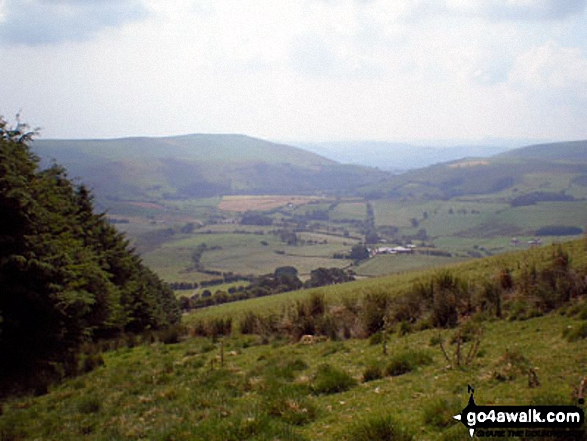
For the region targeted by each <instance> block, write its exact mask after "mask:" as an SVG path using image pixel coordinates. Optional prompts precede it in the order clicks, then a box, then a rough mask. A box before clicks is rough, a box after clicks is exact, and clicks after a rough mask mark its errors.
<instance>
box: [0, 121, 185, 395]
mask: <svg viewBox="0 0 587 441" xmlns="http://www.w3.org/2000/svg"><path fill="white" fill-rule="evenodd" d="M25 130H26V129H25V126H23V125H19V126H17V127H16V128H15V129H12V128H9V127H8V124H7V123H6V121H4V120H2V119H0V286H1V287H2V289H1V292H0V393H2V392H3V391H6V390H7V389H9V388H12V387H13V386H14V384H20V385H23V383H26V381H28V379H30V378H32V377H34V376H37V377H38V376H39V375H43V376H45V377H49V376H54V375H57V374H59V375H67V374H70V373H74V372H75V370H76V366H77V362H78V355H79V349H80V347H81V345H82V344H83V343H84V342H88V341H92V340H97V339H103V338H111V337H115V336H117V335H119V334H121V333H125V332H141V331H143V330H147V329H160V328H165V327H168V326H170V325H173V324H175V323H177V322H178V321H179V318H180V311H179V307H178V304H177V302H176V300H175V298H174V296H173V292H172V291H171V290H170V289H169V287H168V286H167V285H166V284H164V283H163V282H162V281H161V280H160V279H159V278H158V277H157V276H156V275H155V274H154V273H153V272H152V271H150V270H149V269H148V268H147V267H146V266H145V265H143V263H142V261H141V259H140V258H139V257H138V255H136V254H135V253H134V252H133V251H132V250H130V249H129V246H128V241H127V240H126V239H125V238H124V236H123V235H121V234H120V233H118V232H117V231H116V230H115V229H114V227H113V226H112V225H110V224H109V223H108V221H107V220H106V217H105V216H104V215H103V214H95V213H94V207H93V202H92V195H91V193H90V191H88V189H87V188H86V187H84V186H83V185H74V184H73V183H72V181H70V180H69V179H68V178H67V174H66V171H65V169H63V168H62V167H60V166H59V165H56V164H54V165H52V166H51V167H49V168H48V169H45V170H39V169H38V162H39V161H38V158H37V157H36V156H35V155H34V154H32V153H31V151H30V149H29V147H28V145H27V144H28V142H29V141H30V139H31V134H29V133H25ZM25 386H26V385H25Z"/></svg>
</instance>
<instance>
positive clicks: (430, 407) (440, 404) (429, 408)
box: [423, 398, 461, 429]
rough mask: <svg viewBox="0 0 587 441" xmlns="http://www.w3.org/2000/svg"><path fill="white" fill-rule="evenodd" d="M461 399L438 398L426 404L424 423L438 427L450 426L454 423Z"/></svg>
mask: <svg viewBox="0 0 587 441" xmlns="http://www.w3.org/2000/svg"><path fill="white" fill-rule="evenodd" d="M460 405H461V403H460V401H458V400H457V399H454V398H453V399H448V398H436V399H434V400H432V401H430V402H429V403H427V404H425V405H424V411H423V418H424V424H427V425H429V426H434V427H438V428H440V429H442V428H445V427H448V426H450V425H452V424H453V423H454V421H455V420H454V418H453V415H454V414H455V409H460Z"/></svg>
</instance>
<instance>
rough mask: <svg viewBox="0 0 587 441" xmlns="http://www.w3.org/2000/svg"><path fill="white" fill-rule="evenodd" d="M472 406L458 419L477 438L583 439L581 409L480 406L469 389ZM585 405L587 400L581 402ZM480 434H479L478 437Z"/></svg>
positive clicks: (568, 407)
mask: <svg viewBox="0 0 587 441" xmlns="http://www.w3.org/2000/svg"><path fill="white" fill-rule="evenodd" d="M468 389H469V393H470V396H469V403H468V404H467V406H466V407H465V408H464V409H463V410H462V411H461V413H460V414H458V415H455V416H454V419H456V420H458V421H460V422H461V423H463V424H464V425H465V427H467V429H469V434H470V435H471V437H473V435H474V434H476V435H477V436H479V437H506V436H507V437H553V436H555V437H557V436H560V437H564V438H570V439H572V438H576V437H578V436H580V434H581V432H580V431H579V429H580V427H581V426H582V425H583V423H584V421H585V413H584V411H583V409H582V408H580V407H578V406H554V405H553V406H478V405H477V404H476V403H475V398H474V396H473V394H474V393H475V390H474V389H473V388H472V387H471V386H469V388H468ZM580 404H581V405H582V404H583V400H581V401H580ZM475 431H477V433H475Z"/></svg>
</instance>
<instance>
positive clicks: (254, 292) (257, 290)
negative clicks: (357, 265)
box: [180, 266, 355, 311]
mask: <svg viewBox="0 0 587 441" xmlns="http://www.w3.org/2000/svg"><path fill="white" fill-rule="evenodd" d="M352 280H355V279H354V277H353V276H352V275H351V274H349V273H347V272H346V271H344V270H342V269H340V268H317V269H315V270H312V271H311V272H310V279H308V280H307V281H306V282H305V283H303V282H302V281H301V280H300V279H299V277H298V270H297V269H296V268H294V267H293V266H283V267H279V268H277V269H276V270H275V271H274V273H273V274H267V275H264V276H261V277H258V278H257V279H255V280H251V284H250V285H249V286H248V287H243V286H239V287H238V288H236V287H232V288H230V289H229V290H228V292H226V291H221V290H218V291H216V292H215V293H214V294H212V292H210V291H209V290H204V291H203V292H202V293H201V294H196V295H194V296H192V297H191V298H188V297H185V296H183V297H182V298H181V299H180V305H181V309H182V310H185V311H189V310H191V309H196V308H204V307H206V306H212V305H219V304H222V303H229V302H236V301H239V300H246V299H251V298H255V297H264V296H268V295H273V294H280V293H284V292H290V291H296V290H298V289H301V288H315V287H319V286H326V285H334V284H337V283H344V282H350V281H352ZM201 286H204V284H203V283H201Z"/></svg>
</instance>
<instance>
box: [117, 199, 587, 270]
mask: <svg viewBox="0 0 587 441" xmlns="http://www.w3.org/2000/svg"><path fill="white" fill-rule="evenodd" d="M288 204H292V205H288ZM368 204H370V206H371V207H373V214H374V218H373V223H374V228H375V230H374V231H376V232H377V233H378V236H379V238H380V243H379V245H377V244H374V245H375V246H388V245H389V244H392V245H393V244H405V243H410V242H411V243H414V244H416V245H417V246H424V247H433V248H435V249H436V250H437V251H439V252H443V253H445V254H447V255H445V256H442V257H438V256H431V255H428V256H421V255H415V256H409V257H406V256H401V259H397V260H394V257H400V256H385V257H378V258H376V259H374V260H372V261H368V262H362V263H361V264H360V265H359V266H358V267H355V268H354V269H355V270H356V272H357V274H358V275H360V276H362V277H373V276H379V275H384V274H392V273H397V272H402V271H409V270H413V269H419V268H425V267H426V266H428V265H429V266H432V267H434V266H437V265H438V264H444V263H451V262H457V261H460V260H462V259H465V258H472V257H483V256H488V255H492V254H496V253H502V252H506V251H511V250H514V249H515V247H514V246H513V245H512V244H511V240H512V238H514V237H515V238H518V239H519V241H520V243H521V244H522V247H524V246H527V245H525V244H526V243H527V242H528V241H529V240H531V239H534V238H535V232H536V230H538V229H539V228H541V227H544V226H549V225H562V226H576V227H579V228H584V227H585V226H587V222H586V221H585V219H587V203H585V201H582V200H574V201H559V202H539V203H536V204H534V205H528V206H519V207H513V206H511V205H510V204H509V203H506V202H505V201H503V200H501V199H499V198H497V199H490V198H487V197H483V198H461V199H452V200H447V201H442V200H436V201H389V200H383V199H380V200H374V201H369V202H368V201H357V200H344V199H343V200H334V199H324V198H319V197H305V196H299V195H292V196H277V197H275V196H231V197H224V198H222V199H220V198H208V199H201V200H186V201H168V202H166V203H165V204H162V205H161V206H162V207H164V209H160V207H161V206H159V205H157V206H155V205H154V204H148V203H147V204H143V203H140V204H132V205H128V204H127V205H126V206H124V207H123V209H122V210H116V211H115V212H114V213H113V214H110V216H111V217H113V218H115V219H118V220H120V219H123V220H124V221H126V222H127V223H122V224H117V227H118V228H119V229H121V230H122V231H125V232H126V233H127V234H128V236H129V239H130V240H131V243H132V244H133V245H134V246H136V247H137V249H138V250H139V251H140V252H141V254H142V257H143V259H144V260H145V262H146V263H147V264H148V265H150V266H151V267H152V268H153V269H154V270H155V271H156V272H157V273H158V274H159V275H160V276H161V277H163V278H164V279H165V280H167V281H170V282H199V281H203V280H210V279H212V278H214V277H215V276H212V275H210V274H207V273H203V272H201V271H197V270H195V269H194V268H193V262H192V254H193V252H194V250H195V249H196V248H197V247H199V246H202V245H203V244H205V245H206V246H207V247H208V248H212V249H210V250H208V251H205V252H204V253H203V254H202V258H201V264H202V266H203V268H205V269H206V270H208V271H217V272H222V273H230V272H231V273H236V274H243V275H246V274H254V275H261V274H268V273H272V272H273V271H274V270H275V268H277V267H279V266H294V267H295V268H296V269H298V271H299V273H300V275H301V278H302V279H306V278H307V277H308V275H309V273H310V271H311V270H313V269H316V268H318V267H327V268H331V267H337V268H343V267H348V266H349V265H350V264H352V261H349V260H344V259H335V258H334V256H337V255H338V256H340V255H345V254H347V255H348V254H349V253H350V250H351V248H352V246H353V245H355V244H358V243H361V242H363V241H364V240H365V232H366V231H367V230H368V228H370V227H368V224H367V222H368V216H367V213H368V206H369V205H368ZM117 207H118V208H120V206H117ZM276 207H278V208H279V207H281V208H285V209H284V210H281V211H279V212H275V211H274V208H276ZM223 210H230V211H223ZM252 210H254V211H256V212H259V213H261V215H264V216H267V217H269V218H270V219H271V222H272V225H270V226H262V225H258V226H257V225H240V224H239V219H240V218H239V216H241V213H243V212H244V211H252ZM299 222H303V223H302V224H300V223H299ZM189 225H192V227H190V228H189V229H188V230H186V229H185V228H186V226H189ZM285 233H287V234H289V236H284V234H285ZM292 234H295V237H296V240H297V243H295V244H293V245H292V244H288V243H286V242H284V240H285V239H284V237H289V238H290V239H291V238H292V237H293V236H291V235H292ZM569 238H570V237H568V236H561V237H557V236H551V237H543V238H542V241H543V244H548V243H552V242H559V241H561V240H566V239H569ZM448 254H450V255H452V257H449V256H448Z"/></svg>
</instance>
